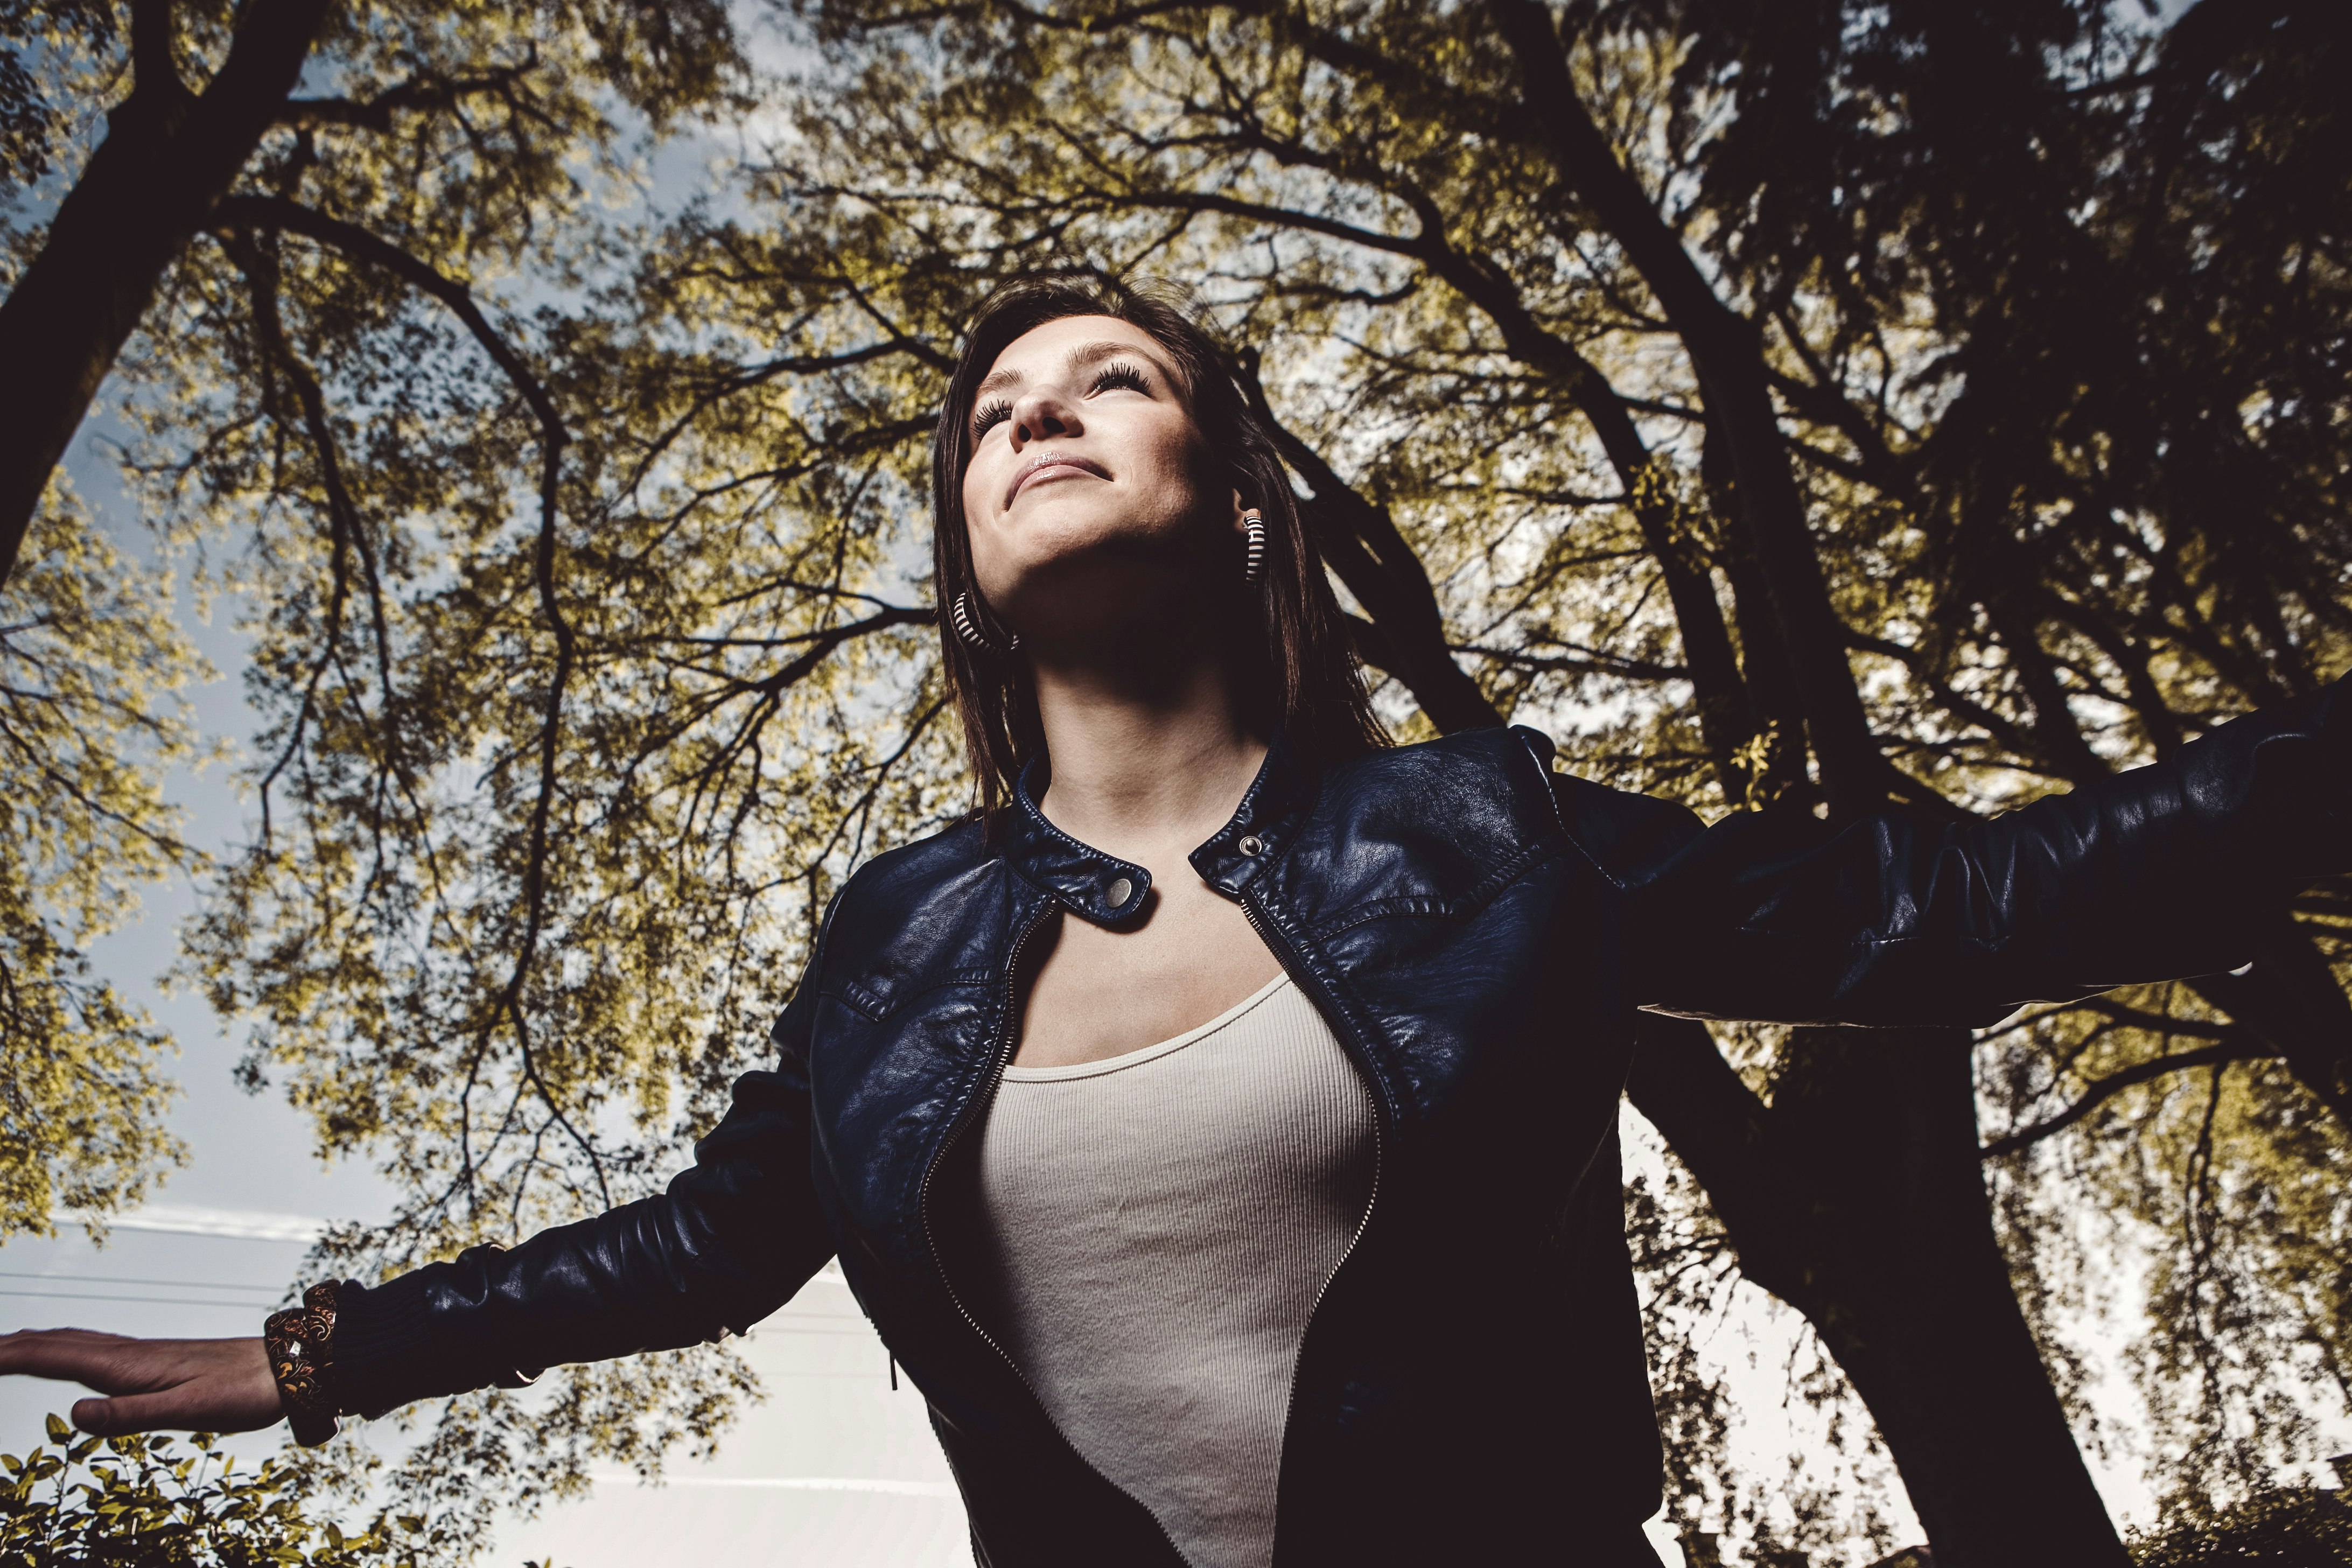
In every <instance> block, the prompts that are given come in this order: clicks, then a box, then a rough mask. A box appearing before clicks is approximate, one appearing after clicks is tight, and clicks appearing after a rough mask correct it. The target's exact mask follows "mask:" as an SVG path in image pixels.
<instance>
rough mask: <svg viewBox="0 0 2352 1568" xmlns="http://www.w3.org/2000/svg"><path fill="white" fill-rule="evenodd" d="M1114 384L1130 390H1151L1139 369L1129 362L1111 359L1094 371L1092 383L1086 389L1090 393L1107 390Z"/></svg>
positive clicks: (1145, 391)
mask: <svg viewBox="0 0 2352 1568" xmlns="http://www.w3.org/2000/svg"><path fill="white" fill-rule="evenodd" d="M1115 386H1123V387H1126V388H1127V389H1128V390H1129V391H1130V392H1144V393H1148V392H1150V390H1151V384H1150V382H1149V381H1147V380H1145V379H1144V375H1143V373H1142V372H1141V371H1139V370H1138V369H1136V368H1135V367H1134V366H1133V365H1131V364H1125V363H1120V362H1119V361H1117V360H1113V361H1112V362H1111V363H1108V364H1107V365H1105V366H1103V367H1102V369H1100V370H1098V371H1097V372H1095V379H1094V384H1093V385H1091V386H1089V387H1087V393H1088V394H1089V395H1091V394H1094V393H1097V392H1108V391H1109V390H1110V389H1111V388H1112V387H1115Z"/></svg>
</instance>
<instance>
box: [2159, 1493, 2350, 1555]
mask: <svg viewBox="0 0 2352 1568" xmlns="http://www.w3.org/2000/svg"><path fill="white" fill-rule="evenodd" d="M2131 1551H2132V1560H2133V1561H2134V1562H2135V1563H2137V1564H2138V1568H2347V1565H2352V1508H2347V1507H2346V1506H2345V1503H2344V1500H2343V1494H2341V1493H2339V1492H2332V1491H2325V1490H2322V1489H2319V1488H2317V1487H2283V1488H2280V1489H2276V1490H2273V1491H2266V1492H2263V1493H2261V1494H2259V1495H2258V1496H2256V1497H2253V1498H2252V1499H2250V1500H2247V1501H2245V1502H2242V1503H2240V1504H2238V1505H2237V1506H2236V1507H2234V1508H2227V1509H2221V1510H2212V1511H2204V1510H2200V1511H2198V1512H2197V1513H2194V1514H2192V1515H2189V1516H2188V1517H2186V1518H2179V1519H2175V1520H2173V1521H2170V1522H2168V1523H2167V1524H2165V1525H2164V1526H2163V1527H2162V1528H2160V1529H2158V1530H2157V1531H2153V1532H2151V1533H2149V1534H2145V1535H2143V1534H2141V1533H2140V1532H2138V1531H2134V1532H2133V1533H2132V1540H2131Z"/></svg>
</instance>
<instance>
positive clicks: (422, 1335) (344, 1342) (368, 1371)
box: [331, 1268, 442, 1420]
mask: <svg viewBox="0 0 2352 1568" xmlns="http://www.w3.org/2000/svg"><path fill="white" fill-rule="evenodd" d="M425 1273H426V1270H425V1269H422V1268H420V1269H416V1270H414V1271H413V1272H410V1273H407V1274H403V1275H400V1276H398V1277H397V1278H395V1279H387V1280H385V1281H384V1282H383V1284H381V1285H378V1286H375V1287H373V1289H371V1288H369V1287H367V1286H363V1285H362V1284H361V1283H360V1282H359V1281H358V1280H356V1279H346V1280H344V1281H343V1283H342V1285H341V1288H340V1289H338V1290H337V1292H336V1296H335V1371H334V1384H333V1387H332V1390H331V1394H332V1396H333V1399H334V1402H335V1408H336V1410H337V1411H338V1412H339V1413H340V1414H342V1415H364V1416H366V1417H368V1418H369V1419H371V1420H373V1418H375V1417H376V1416H378V1415H383V1414H384V1413H385V1412H386V1411H389V1410H396V1409H398V1408H399V1407H400V1406H402V1405H406V1404H408V1403H409V1402H410V1401H412V1400H415V1399H422V1398H425V1397H428V1396H429V1395H430V1394H435V1393H437V1392H442V1391H441V1390H438V1389H436V1388H435V1387H434V1386H433V1385H434V1384H435V1382H436V1379H435V1378H434V1377H433V1375H432V1373H431V1372H430V1370H429V1369H428V1368H429V1356H430V1352H431V1350H432V1334H433V1325H432V1317H431V1313H430V1312H429V1311H428V1310H426V1306H425Z"/></svg>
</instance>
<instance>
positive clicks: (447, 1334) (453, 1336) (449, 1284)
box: [331, 940, 834, 1416]
mask: <svg viewBox="0 0 2352 1568" xmlns="http://www.w3.org/2000/svg"><path fill="white" fill-rule="evenodd" d="M822 961H823V943H822V940H820V942H819V948H818V957H817V959H816V961H814V962H813V963H811V964H810V967H809V973H808V974H807V975H806V976H805V977H804V978H803V981H802V983H801V986H800V989H799V991H798V992H796V993H795V994H794V995H793V1000H792V1003H791V1005H789V1006H788V1007H786V1008H785V1010H784V1015H783V1016H782V1018H781V1019H779V1020H778V1021H777V1024H776V1027H775V1031H774V1036H773V1038H774V1043H775V1045H776V1047H777V1057H778V1059H777V1064H776V1066H775V1068H773V1069H772V1070H770V1071H766V1072H751V1073H746V1074H744V1075H743V1076H742V1077H741V1078H740V1079H736V1081H735V1091H734V1103H733V1105H732V1107H731V1108H730V1110H728V1112H727V1115H726V1116H725V1117H724V1118H723V1119H722V1120H721V1121H719V1125H718V1127H717V1128H715V1129H713V1130H712V1131H711V1132H710V1134H709V1136H708V1137H706V1138H704V1139H703V1140H702V1141H701V1142H698V1143H697V1144H696V1145H695V1148H694V1163H693V1165H691V1166H690V1167H688V1169H687V1170H685V1171H683V1172H681V1173H679V1174H678V1175H677V1178H676V1179H675V1180H673V1181H672V1182H671V1183H670V1184H669V1186H668V1189H667V1191H665V1192H663V1193H662V1194H660V1195H659V1196H657V1197H650V1198H646V1199H642V1200H640V1201H639V1202H636V1203H633V1204H625V1205H622V1206H620V1207H618V1208H615V1209H612V1210H609V1211H607V1212H606V1213H604V1214H602V1215H597V1216H595V1217H594V1218H593V1219H586V1220H582V1221H580V1222H578V1223H577V1224H574V1225H567V1226H557V1227H556V1228H554V1229H551V1230H543V1231H541V1232H540V1233H539V1234H538V1235H537V1236H534V1237H530V1239H529V1240H528V1241H525V1242H523V1243H521V1244H520V1246H517V1247H513V1248H511V1249H509V1248H502V1247H473V1248H470V1249H468V1250H467V1251H466V1252H463V1253H461V1254H459V1255H458V1257H457V1259H456V1260H455V1261H453V1262H448V1263H434V1264H428V1265H426V1266H425V1268H419V1269H416V1270H415V1271H414V1272H411V1273H407V1274H403V1275H400V1276H398V1277H397V1278H395V1279H388V1280H386V1281H384V1282H383V1284H381V1285H378V1286H375V1287H373V1289H370V1288H365V1287H362V1286H361V1285H360V1284H359V1283H358V1282H357V1281H346V1282H345V1283H344V1284H343V1285H342V1286H341V1288H340V1289H339V1290H338V1293H337V1302H336V1324H335V1347H334V1370H333V1372H332V1373H331V1377H332V1379H333V1382H332V1385H331V1391H332V1394H333V1396H334V1399H335V1403H336V1405H337V1407H338V1408H339V1409H340V1410H342V1411H344V1412H346V1413H349V1414H353V1415H370V1416H373V1415H382V1414H383V1413H384V1412H385V1411H388V1410H392V1409H394V1408H396V1407H397V1406H399V1405H406V1404H409V1403H410V1402H412V1401H415V1400H418V1399H427V1398H432V1397H435V1396H436V1395H440V1394H455V1393H458V1392H461V1391H463V1390H466V1389H469V1388H479V1387H483V1386H485V1385H487V1384H503V1385H506V1386H509V1387H514V1386H519V1385H520V1384H523V1383H527V1382H529V1381H530V1379H532V1378H534V1377H536V1376H537V1375H538V1374H539V1373H540V1371H541V1370H542V1369H544V1368H546V1367H549V1366H553V1365H558V1364H561V1363H568V1362H585V1361H601V1360H604V1359H606V1358H608V1357H613V1356H623V1355H629V1354H632V1353H634V1352H638V1351H650V1350H671V1349H675V1348H677V1347H678V1346H680V1345H687V1344H692V1343H694V1342H697V1341H702V1340H715V1339H717V1338H719V1334H720V1331H722V1330H725V1331H734V1332H737V1333H740V1332H742V1331H744V1330H746V1329H748V1328H750V1327H751V1325H752V1324H753V1323H755V1322H757V1321H760V1320H761V1318H764V1317H766V1316H767V1315H768V1314H769V1313H770V1312H772V1311H774V1310H776V1309H777V1308H778V1307H781V1306H782V1305H783V1304H784V1303H785V1302H786V1301H788V1300H791V1299H792V1297H793V1294H794V1293H795V1292H796V1291H798V1290H799V1289H800V1288H801V1287H802V1286H803V1284H805V1283H807V1281H808V1279H809V1278H810V1276H812V1275H814V1273H815V1272H816V1271H817V1270H818V1269H819V1268H823V1267H824V1262H825V1259H826V1258H830V1257H832V1256H833V1250H834V1247H833V1242H832V1239H831V1237H829V1235H828V1234H827V1232H826V1229H825V1226H824V1221H823V1218H822V1216H821V1215H820V1213H819V1210H818V1206H817V1202H816V1195H815V1191H814V1177H813V1175H812V1172H811V1167H810V1154H811V1148H810V1130H809V1077H808V1047H809V1029H810V1024H811V1020H812V1018H813V1016H814V1013H815V1000H816V973H817V964H818V963H822Z"/></svg>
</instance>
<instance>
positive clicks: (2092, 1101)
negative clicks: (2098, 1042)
mask: <svg viewBox="0 0 2352 1568" xmlns="http://www.w3.org/2000/svg"><path fill="white" fill-rule="evenodd" d="M2273 1054H2275V1053H2274V1052H2273V1050H2272V1049H2271V1047H2269V1046H2268V1045H2267V1044H2266V1043H2264V1042H2262V1041H2259V1040H2256V1039H2254V1038H2253V1037H2252V1035H2251V1033H2250V1032H2248V1031H2243V1030H2240V1031H2233V1032H2232V1033H2231V1036H2230V1037H2228V1038H2226V1039H2224V1040H2223V1041H2222V1042H2221V1044H2220V1045H2214V1046H2207V1047H2204V1048H2202V1049H2201V1050H2194V1051H2176V1052H2173V1053H2172V1054H2171V1055H2169V1056H2161V1057H2151V1058H2148V1059H2147V1060H2146V1061H2144V1062H2134V1063H2133V1064H2132V1065H2131V1066H2130V1067H2127V1068H2122V1069H2121V1070H2119V1071H2116V1072H2112V1073H2109V1074H2108V1075H2107V1076H2106V1077H2105V1078H2102V1079H2094V1080H2093V1081H2092V1084H2091V1086H2090V1088H2089V1089H2086V1090H2084V1093H2083V1096H2082V1098H2081V1099H2079V1100H2075V1101H2074V1104H2072V1105H2070V1106H2068V1107H2067V1108H2066V1109H2065V1110H2062V1111H2060V1112H2058V1114H2057V1115H2055V1116H2052V1117H2049V1118H2047V1119H2045V1120H2043V1121H2037V1122H2034V1123H2033V1124H2032V1126H2030V1127H2022V1128H2020V1129H2019V1130H2018V1131H2014V1132H2011V1133H2010V1134H2008V1135H2007V1136H2005V1137H2000V1138H1996V1139H1994V1140H1993V1141H1992V1142H1990V1143H1987V1144H1986V1145H1984V1147H1983V1148H1982V1149H1980V1150H1979V1151H1978V1153H1979V1156H1980V1157H1981V1158H1983V1159H1987V1160H1998V1159H2000V1158H2002V1157H2003V1156H2005V1155H2010V1154H2014V1153H2016V1152H2019V1151H2020V1150H2022V1149H2029V1148H2031V1147H2032V1146H2033V1145H2034V1144H2036V1143H2039V1142H2042V1140H2043V1139H2045V1138H2047V1137H2049V1136H2051V1135H2052V1134H2053V1133H2056V1132H2063V1131H2065V1130H2066V1129H2067V1128H2069V1127H2072V1126H2074V1123H2076V1122H2077V1121H2082V1120H2083V1118H2084V1117H2085V1116H2088V1115H2090V1114H2091V1112H2093V1111H2094V1110H2097V1109H2098V1108H2099V1107H2100V1106H2102V1105H2105V1103H2106V1102H2107V1101H2108V1100H2113V1099H2114V1098H2115V1097H2116V1095H2118V1094H2121V1093H2122V1092H2123V1091H2124V1090H2126V1089H2129V1088H2131V1087H2132V1086H2133V1085H2134V1084H2141V1083H2147V1081H2149V1080H2150V1079H2158V1078H2162V1077H2163V1076H2164V1075H2165V1074H2167V1073H2170V1072H2185V1071H2187V1070H2189V1069H2190V1068H2204V1067H2220V1066H2221V1065H2223V1064H2224V1063H2228V1062H2244V1061H2258V1060H2260V1059H2262V1058H2264V1057H2268V1056H2272V1055H2273Z"/></svg>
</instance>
